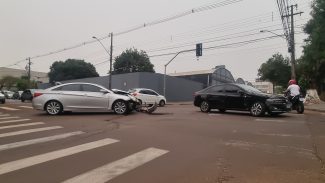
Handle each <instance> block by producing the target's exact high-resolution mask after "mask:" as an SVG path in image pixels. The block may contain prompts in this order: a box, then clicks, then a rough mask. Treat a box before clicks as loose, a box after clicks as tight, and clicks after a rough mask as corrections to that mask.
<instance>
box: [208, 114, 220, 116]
mask: <svg viewBox="0 0 325 183" xmlns="http://www.w3.org/2000/svg"><path fill="white" fill-rule="evenodd" d="M208 115H209V116H220V115H221V114H216V113H209V114H208Z"/></svg>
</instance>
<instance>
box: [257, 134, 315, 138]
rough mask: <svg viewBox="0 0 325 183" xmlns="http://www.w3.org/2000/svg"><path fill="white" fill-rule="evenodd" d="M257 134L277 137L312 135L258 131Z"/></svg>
mask: <svg viewBox="0 0 325 183" xmlns="http://www.w3.org/2000/svg"><path fill="white" fill-rule="evenodd" d="M257 135H266V136H276V137H301V138H310V135H293V134H280V133H279V134H278V133H264V134H263V133H257Z"/></svg>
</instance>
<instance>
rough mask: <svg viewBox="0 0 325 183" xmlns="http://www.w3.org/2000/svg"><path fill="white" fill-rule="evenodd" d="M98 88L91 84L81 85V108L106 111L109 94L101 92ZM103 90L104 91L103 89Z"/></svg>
mask: <svg viewBox="0 0 325 183" xmlns="http://www.w3.org/2000/svg"><path fill="white" fill-rule="evenodd" d="M101 89H103V88H100V87H98V86H95V85H91V84H81V90H82V93H83V96H84V97H83V103H84V105H83V107H84V108H87V109H98V110H107V109H108V106H109V99H108V98H109V97H108V96H109V94H110V93H109V92H108V91H107V93H106V92H101ZM104 90H105V89H104Z"/></svg>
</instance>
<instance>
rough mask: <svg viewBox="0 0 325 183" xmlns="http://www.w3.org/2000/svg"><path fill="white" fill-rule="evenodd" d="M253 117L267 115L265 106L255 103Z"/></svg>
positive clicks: (251, 110) (252, 108) (252, 111)
mask: <svg viewBox="0 0 325 183" xmlns="http://www.w3.org/2000/svg"><path fill="white" fill-rule="evenodd" d="M250 112H251V115H252V116H263V115H264V114H265V105H264V104H263V103H261V102H255V103H254V104H253V105H252V107H251V109H250Z"/></svg>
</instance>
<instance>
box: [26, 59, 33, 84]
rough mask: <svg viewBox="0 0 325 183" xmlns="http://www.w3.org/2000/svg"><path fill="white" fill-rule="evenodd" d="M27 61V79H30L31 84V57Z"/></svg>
mask: <svg viewBox="0 0 325 183" xmlns="http://www.w3.org/2000/svg"><path fill="white" fill-rule="evenodd" d="M27 60H28V70H27V77H28V83H30V78H31V74H30V65H31V64H32V63H31V62H30V57H28V58H27Z"/></svg>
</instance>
